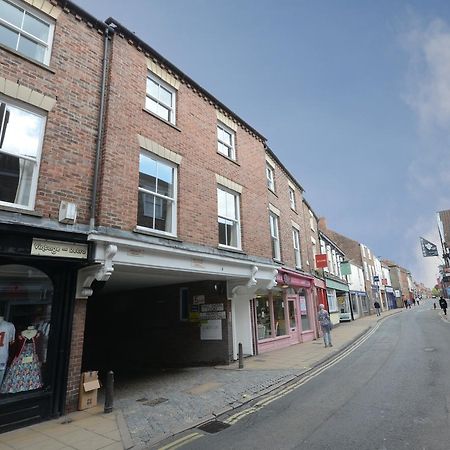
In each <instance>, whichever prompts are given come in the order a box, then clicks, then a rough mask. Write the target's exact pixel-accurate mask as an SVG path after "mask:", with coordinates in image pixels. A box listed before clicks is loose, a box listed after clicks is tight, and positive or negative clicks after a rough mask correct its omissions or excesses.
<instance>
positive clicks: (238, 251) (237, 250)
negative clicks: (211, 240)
mask: <svg viewBox="0 0 450 450" xmlns="http://www.w3.org/2000/svg"><path fill="white" fill-rule="evenodd" d="M217 248H219V249H220V250H227V251H229V252H235V253H245V252H244V251H243V250H242V249H241V248H238V247H229V246H228V245H224V244H219V245H218V246H217Z"/></svg>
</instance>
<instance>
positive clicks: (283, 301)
mask: <svg viewBox="0 0 450 450" xmlns="http://www.w3.org/2000/svg"><path fill="white" fill-rule="evenodd" d="M312 280H313V279H312V278H309V277H306V276H303V275H300V274H298V273H296V272H293V271H288V270H285V269H279V270H278V275H277V287H276V288H275V289H273V290H272V291H271V292H269V293H268V294H267V295H258V296H257V297H256V299H255V302H254V305H255V307H254V318H255V319H254V323H255V325H256V330H255V337H256V341H257V342H256V348H257V351H258V353H264V352H267V351H270V350H274V349H277V348H283V347H287V346H289V345H293V344H298V343H300V342H307V341H311V340H313V339H314V336H315V311H314V302H313V296H312V286H313V281H312Z"/></svg>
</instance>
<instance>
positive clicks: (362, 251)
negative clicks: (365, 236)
mask: <svg viewBox="0 0 450 450" xmlns="http://www.w3.org/2000/svg"><path fill="white" fill-rule="evenodd" d="M361 253H362V255H363V256H364V258H365V257H366V252H365V250H364V245H362V244H361Z"/></svg>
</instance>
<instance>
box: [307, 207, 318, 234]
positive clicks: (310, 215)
mask: <svg viewBox="0 0 450 450" xmlns="http://www.w3.org/2000/svg"><path fill="white" fill-rule="evenodd" d="M308 211H309V226H310V227H311V230H312V231H314V232H315V231H316V227H315V226H314V214H313V213H312V211H311V210H310V209H309V210H308Z"/></svg>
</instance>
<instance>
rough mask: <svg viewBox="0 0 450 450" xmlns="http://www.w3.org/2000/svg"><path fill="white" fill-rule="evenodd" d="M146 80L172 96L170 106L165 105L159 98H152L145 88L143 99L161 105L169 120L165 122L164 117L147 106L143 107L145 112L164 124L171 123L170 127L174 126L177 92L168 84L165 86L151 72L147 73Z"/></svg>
mask: <svg viewBox="0 0 450 450" xmlns="http://www.w3.org/2000/svg"><path fill="white" fill-rule="evenodd" d="M147 78H148V79H150V80H152V81H154V82H155V83H156V84H158V85H159V86H160V87H162V88H163V89H165V90H166V91H169V92H170V93H171V94H172V105H170V106H169V105H167V104H166V103H163V102H162V101H161V100H160V99H159V98H156V97H154V96H153V95H150V93H149V92H148V90H147V87H146V88H145V98H146V100H147V98H149V99H152V100H154V101H155V102H156V103H158V104H160V105H162V106H163V107H164V108H167V109H169V111H170V113H169V120H167V119H166V118H165V117H162V116H161V115H159V114H158V113H157V112H154V111H152V110H151V109H149V108H147V105H145V110H146V111H149V112H150V113H151V114H154V115H155V116H157V117H159V118H160V119H161V120H163V121H164V122H168V123H171V124H172V125H175V124H176V105H177V90H176V89H175V88H174V87H173V86H171V85H170V84H167V83H166V82H165V81H163V80H161V78H159V77H158V76H157V75H155V74H154V73H153V72H152V71H150V70H149V71H148V72H147Z"/></svg>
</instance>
